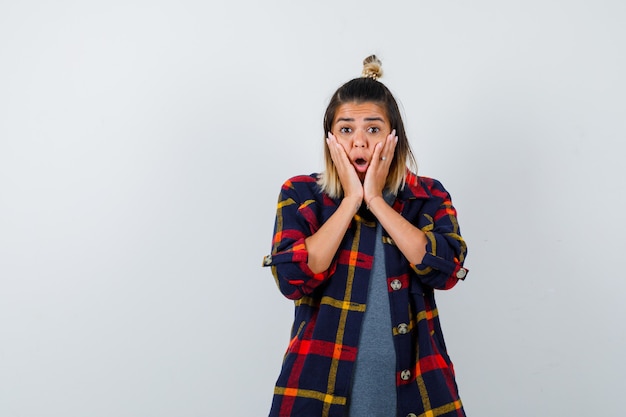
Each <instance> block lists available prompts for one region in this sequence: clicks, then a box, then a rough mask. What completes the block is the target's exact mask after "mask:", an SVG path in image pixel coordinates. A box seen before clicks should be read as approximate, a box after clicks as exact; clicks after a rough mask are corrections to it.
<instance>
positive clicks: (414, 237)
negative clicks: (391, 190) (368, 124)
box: [363, 135, 467, 289]
mask: <svg viewBox="0 0 626 417" xmlns="http://www.w3.org/2000/svg"><path fill="white" fill-rule="evenodd" d="M392 136H393V135H390V136H389V137H388V138H387V141H386V142H385V144H384V146H383V145H382V144H381V145H380V146H378V147H377V148H376V150H375V151H374V158H373V161H372V166H371V167H370V169H369V170H368V172H367V175H366V178H365V182H364V186H363V188H364V200H365V201H366V203H367V206H368V208H369V209H370V211H371V212H372V213H373V214H374V215H375V216H376V218H377V219H378V220H379V221H380V223H381V225H382V226H383V228H384V229H385V230H386V231H387V233H389V236H390V237H391V238H392V239H393V241H394V243H395V244H396V245H397V247H398V249H399V250H400V251H401V252H402V254H403V255H404V256H405V258H406V259H407V260H408V261H409V263H410V264H411V267H412V268H413V270H414V271H415V272H416V273H417V275H418V277H419V278H420V280H421V282H422V283H423V284H425V285H428V286H430V287H433V288H439V289H449V288H452V287H453V286H454V285H455V284H456V283H457V282H458V280H459V279H464V278H465V276H466V275H467V269H465V268H463V261H464V260H465V255H466V253H467V247H466V245H465V241H464V240H463V238H462V237H461V234H460V230H459V225H458V222H457V219H456V210H455V209H454V207H453V206H452V201H451V199H450V195H449V194H448V192H447V191H446V190H445V189H444V188H443V186H442V185H441V184H440V183H439V182H437V181H434V180H429V181H428V184H424V185H425V187H426V188H428V191H429V193H430V194H431V196H430V198H428V199H427V200H425V201H424V203H423V206H422V209H421V210H420V213H419V216H417V215H416V219H415V220H411V222H409V221H408V220H407V219H405V218H404V217H402V215H401V214H400V213H398V212H396V211H395V210H394V209H393V208H392V207H390V206H389V205H388V204H387V203H386V202H385V200H384V199H383V198H382V190H383V187H384V185H385V179H386V177H387V174H388V172H389V165H390V161H391V160H392V158H393V155H394V152H395V145H396V143H397V139H395V138H393V137H392ZM394 139H395V140H394Z"/></svg>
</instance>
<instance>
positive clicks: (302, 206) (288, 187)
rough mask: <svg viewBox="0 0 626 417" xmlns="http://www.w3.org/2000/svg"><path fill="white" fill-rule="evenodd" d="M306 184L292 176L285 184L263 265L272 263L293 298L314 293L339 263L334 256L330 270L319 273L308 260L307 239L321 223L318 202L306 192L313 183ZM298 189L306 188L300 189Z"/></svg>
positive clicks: (278, 279)
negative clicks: (270, 243) (270, 250)
mask: <svg viewBox="0 0 626 417" xmlns="http://www.w3.org/2000/svg"><path fill="white" fill-rule="evenodd" d="M306 178H310V177H306ZM307 181H308V182H310V181H313V180H307ZM304 185H306V184H298V183H297V182H295V181H293V180H289V181H287V182H285V184H283V186H282V188H281V192H280V195H279V197H278V204H277V208H276V220H275V223H274V237H273V242H272V252H271V255H268V256H266V257H265V258H264V259H263V266H271V268H272V274H273V275H274V278H275V279H276V283H277V285H278V288H279V289H280V291H281V292H282V293H283V295H284V296H285V297H287V298H289V299H292V300H296V299H299V298H301V297H303V296H305V295H309V294H311V293H312V292H313V291H314V290H315V288H317V287H318V286H320V285H321V284H322V283H323V282H325V281H326V280H327V279H328V278H329V277H330V276H331V275H332V274H333V272H334V270H335V267H336V260H334V261H333V263H332V264H331V266H330V267H329V268H328V270H326V271H324V272H320V273H317V274H316V273H313V272H312V271H311V269H310V268H309V266H308V264H307V262H308V258H309V253H308V251H307V248H306V245H305V243H304V240H305V239H306V238H307V237H308V236H311V235H312V234H313V233H315V232H316V231H317V230H318V229H319V227H320V223H319V219H318V216H317V215H316V211H317V210H316V209H315V206H316V205H317V204H318V203H317V202H316V200H315V199H314V198H313V195H312V193H310V192H306V191H308V190H310V184H309V186H308V187H303V186H304ZM298 189H300V191H305V192H303V193H298ZM301 194H311V195H305V196H304V197H303V196H302V195H301Z"/></svg>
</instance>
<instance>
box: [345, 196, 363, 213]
mask: <svg viewBox="0 0 626 417" xmlns="http://www.w3.org/2000/svg"><path fill="white" fill-rule="evenodd" d="M362 202H363V199H362V198H361V197H356V196H345V197H344V198H343V199H342V200H341V204H342V205H344V204H345V205H346V207H349V208H351V209H353V210H354V213H356V212H357V211H359V208H361V203H362Z"/></svg>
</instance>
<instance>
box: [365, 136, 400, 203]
mask: <svg viewBox="0 0 626 417" xmlns="http://www.w3.org/2000/svg"><path fill="white" fill-rule="evenodd" d="M397 144H398V137H397V136H396V130H395V129H394V130H392V131H391V133H390V134H389V135H388V136H387V138H386V139H385V141H384V142H379V143H377V144H376V147H375V148H374V154H373V155H372V161H371V163H370V167H369V168H368V170H367V173H366V174H365V181H364V182H363V198H364V200H365V203H366V204H367V205H368V206H369V203H370V201H371V200H373V199H374V198H376V197H382V196H383V189H384V188H385V183H386V182H387V176H388V175H389V167H390V166H391V161H393V156H394V154H395V151H396V145H397ZM383 158H384V160H383Z"/></svg>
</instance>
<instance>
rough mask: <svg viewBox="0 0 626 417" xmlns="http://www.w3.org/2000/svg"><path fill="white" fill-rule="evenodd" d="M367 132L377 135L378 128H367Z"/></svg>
mask: <svg viewBox="0 0 626 417" xmlns="http://www.w3.org/2000/svg"><path fill="white" fill-rule="evenodd" d="M367 131H368V132H369V133H378V132H380V128H379V127H376V126H372V127H370V128H368V129H367Z"/></svg>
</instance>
